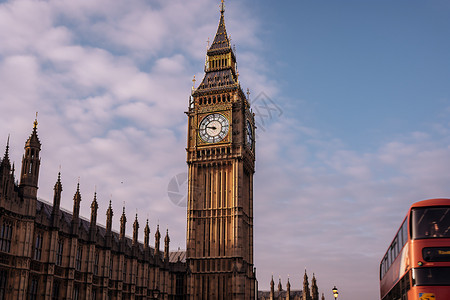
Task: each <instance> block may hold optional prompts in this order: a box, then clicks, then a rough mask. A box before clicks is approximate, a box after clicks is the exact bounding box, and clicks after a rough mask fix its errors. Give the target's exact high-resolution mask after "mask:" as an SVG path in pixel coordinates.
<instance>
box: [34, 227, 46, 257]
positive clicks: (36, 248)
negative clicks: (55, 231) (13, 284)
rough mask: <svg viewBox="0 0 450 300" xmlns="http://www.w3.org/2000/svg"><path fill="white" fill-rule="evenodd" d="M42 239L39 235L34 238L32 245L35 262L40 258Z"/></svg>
mask: <svg viewBox="0 0 450 300" xmlns="http://www.w3.org/2000/svg"><path fill="white" fill-rule="evenodd" d="M43 240H44V238H43V236H42V234H41V233H38V235H37V236H36V240H35V243H34V259H35V260H41V256H42V242H43Z"/></svg>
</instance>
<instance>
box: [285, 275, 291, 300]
mask: <svg viewBox="0 0 450 300" xmlns="http://www.w3.org/2000/svg"><path fill="white" fill-rule="evenodd" d="M290 299H291V283H290V282H289V275H288V280H287V283H286V300H290Z"/></svg>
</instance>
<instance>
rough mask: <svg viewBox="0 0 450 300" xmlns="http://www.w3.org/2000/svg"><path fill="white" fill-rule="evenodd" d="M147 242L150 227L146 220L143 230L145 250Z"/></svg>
mask: <svg viewBox="0 0 450 300" xmlns="http://www.w3.org/2000/svg"><path fill="white" fill-rule="evenodd" d="M149 241H150V227H149V226H148V219H147V224H146V225H145V228H144V248H145V249H147V248H148V244H149Z"/></svg>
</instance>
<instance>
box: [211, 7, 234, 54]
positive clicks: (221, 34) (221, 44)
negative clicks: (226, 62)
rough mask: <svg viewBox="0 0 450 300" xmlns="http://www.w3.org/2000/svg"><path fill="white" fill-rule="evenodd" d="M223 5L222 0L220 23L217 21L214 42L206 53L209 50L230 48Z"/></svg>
mask: <svg viewBox="0 0 450 300" xmlns="http://www.w3.org/2000/svg"><path fill="white" fill-rule="evenodd" d="M224 13H225V3H224V2H223V0H222V3H221V5H220V21H219V27H218V28H217V32H216V36H215V37H214V41H213V43H212V44H211V47H210V48H209V50H208V52H209V51H211V50H217V49H223V48H230V50H231V45H230V39H229V38H228V35H227V28H226V26H225V17H224Z"/></svg>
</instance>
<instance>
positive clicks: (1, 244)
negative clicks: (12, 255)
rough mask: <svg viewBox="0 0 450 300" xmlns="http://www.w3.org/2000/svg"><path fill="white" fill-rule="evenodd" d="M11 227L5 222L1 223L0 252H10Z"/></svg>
mask: <svg viewBox="0 0 450 300" xmlns="http://www.w3.org/2000/svg"><path fill="white" fill-rule="evenodd" d="M11 238H12V225H11V224H10V223H8V222H6V221H4V222H3V224H2V228H1V231H0V251H3V252H9V251H11Z"/></svg>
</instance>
